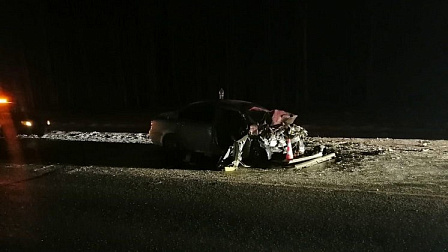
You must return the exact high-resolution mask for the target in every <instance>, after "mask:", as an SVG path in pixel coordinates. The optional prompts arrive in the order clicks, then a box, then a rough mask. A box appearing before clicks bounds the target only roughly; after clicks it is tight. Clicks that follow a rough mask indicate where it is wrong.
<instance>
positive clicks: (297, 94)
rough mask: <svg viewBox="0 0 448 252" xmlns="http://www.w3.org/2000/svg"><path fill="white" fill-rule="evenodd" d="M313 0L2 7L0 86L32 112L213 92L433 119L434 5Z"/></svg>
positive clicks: (58, 0)
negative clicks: (430, 115)
mask: <svg viewBox="0 0 448 252" xmlns="http://www.w3.org/2000/svg"><path fill="white" fill-rule="evenodd" d="M326 2H327V1H305V0H300V1H299V0H297V1H275V0H260V1H258V3H257V4H254V2H253V1H236V0H226V1H205V0H194V1H175V0H148V1H87V0H85V1H84V0H81V1H71V0H46V1H45V0H43V1H12V2H11V3H2V6H1V7H2V8H1V9H2V10H1V11H2V13H3V15H2V17H1V19H2V20H1V25H0V28H1V30H0V32H1V36H0V53H1V62H0V85H1V86H2V87H3V88H4V89H9V90H12V91H13V92H15V93H17V94H18V96H20V97H22V100H24V101H26V103H27V106H29V107H32V108H35V109H39V110H54V111H92V110H98V111H113V110H129V111H131V110H152V111H154V110H156V111H157V110H164V109H167V108H174V107H178V106H180V105H184V104H186V103H188V102H192V101H196V100H203V99H216V98H217V97H218V90H219V89H220V88H221V87H223V88H224V90H225V92H226V97H227V98H234V99H243V100H251V101H256V102H259V103H260V104H263V105H266V106H268V107H278V108H283V109H288V110H291V111H297V112H301V111H303V110H315V111H319V110H323V109H325V110H334V111H346V110H348V111H351V110H365V111H375V110H378V111H394V112H397V113H403V114H406V113H407V114H409V115H410V116H413V115H415V111H420V112H419V113H423V112H427V111H435V110H436V109H437V108H439V110H437V116H443V115H446V109H445V108H447V107H448V106H447V105H448V103H447V99H446V97H447V94H448V90H447V87H446V85H445V82H446V81H447V77H448V76H447V71H446V69H447V67H448V62H447V61H448V60H447V59H448V57H447V56H448V55H447V50H446V49H447V45H448V43H446V42H447V41H446V38H447V36H446V28H448V26H447V24H448V22H447V21H448V18H447V17H446V15H445V14H444V13H445V12H444V11H446V10H448V8H447V7H448V6H447V5H448V4H447V3H445V2H443V1H435V2H433V3H431V4H430V3H421V2H419V1H394V2H393V3H392V2H389V1H367V0H366V1H345V2H347V4H345V3H344V4H342V3H340V2H338V1H334V3H332V4H328V3H326ZM349 2H350V3H349ZM440 108H443V109H440Z"/></svg>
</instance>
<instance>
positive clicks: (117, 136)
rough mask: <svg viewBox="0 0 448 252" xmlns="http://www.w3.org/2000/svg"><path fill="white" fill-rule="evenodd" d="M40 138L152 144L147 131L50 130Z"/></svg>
mask: <svg viewBox="0 0 448 252" xmlns="http://www.w3.org/2000/svg"><path fill="white" fill-rule="evenodd" d="M42 138H45V139H52V140H63V141H90V142H109V143H139V144H152V141H151V139H150V138H149V136H148V134H147V133H125V132H97V131H93V132H81V131H52V132H50V133H48V134H45V135H43V136H42Z"/></svg>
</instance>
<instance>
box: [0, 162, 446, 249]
mask: <svg viewBox="0 0 448 252" xmlns="http://www.w3.org/2000/svg"><path fill="white" fill-rule="evenodd" d="M215 176H217V177H226V176H227V177H228V178H229V179H228V181H226V180H225V179H220V180H213V179H210V178H214V177H215ZM233 176H238V175H237V174H236V175H235V173H233V174H224V173H222V172H220V171H191V170H182V169H181V170H175V169H174V170H173V169H152V168H119V167H98V166H76V165H23V166H11V165H4V167H3V168H2V180H1V181H0V202H1V204H0V247H2V248H3V249H2V251H447V249H448V198H447V197H444V196H440V195H439V196H428V195H425V196H419V195H412V194H402V193H386V192H371V191H362V190H350V189H344V190H342V189H328V188H325V187H316V188H310V187H300V186H287V185H285V186H282V185H279V184H275V183H272V184H266V183H247V182H243V181H239V182H238V181H235V180H233V179H232V177H233Z"/></svg>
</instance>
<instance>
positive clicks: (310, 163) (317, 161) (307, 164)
mask: <svg viewBox="0 0 448 252" xmlns="http://www.w3.org/2000/svg"><path fill="white" fill-rule="evenodd" d="M335 157H336V153H331V154H328V155H325V156H323V157H318V158H315V159H312V160H310V161H307V162H303V163H300V164H297V165H295V166H294V168H293V169H302V168H306V167H310V166H313V165H316V164H320V163H322V162H325V161H328V160H331V159H333V158H335Z"/></svg>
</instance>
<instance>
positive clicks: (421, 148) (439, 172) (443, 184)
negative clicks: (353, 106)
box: [283, 137, 448, 197]
mask: <svg viewBox="0 0 448 252" xmlns="http://www.w3.org/2000/svg"><path fill="white" fill-rule="evenodd" d="M307 145H308V147H309V148H311V147H312V146H317V145H324V146H325V147H326V148H327V152H330V153H331V152H334V153H336V159H335V160H333V161H329V162H327V163H323V164H318V165H315V166H312V167H308V168H303V169H300V170H289V171H288V172H285V178H284V181H283V183H285V184H288V183H291V182H292V184H297V183H300V184H302V185H304V186H325V187H332V188H340V189H348V190H369V191H373V192H378V191H383V192H394V193H410V194H419V195H421V194H424V195H434V196H435V195H438V196H442V197H448V141H446V140H418V139H390V138H321V137H312V138H309V139H308V143H307ZM288 178H289V179H288ZM291 178H293V179H291ZM299 181H300V182H299Z"/></svg>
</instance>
